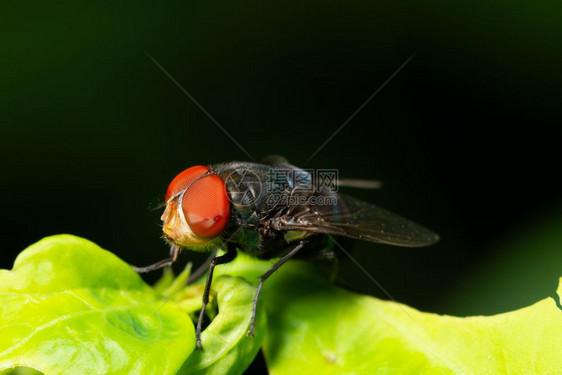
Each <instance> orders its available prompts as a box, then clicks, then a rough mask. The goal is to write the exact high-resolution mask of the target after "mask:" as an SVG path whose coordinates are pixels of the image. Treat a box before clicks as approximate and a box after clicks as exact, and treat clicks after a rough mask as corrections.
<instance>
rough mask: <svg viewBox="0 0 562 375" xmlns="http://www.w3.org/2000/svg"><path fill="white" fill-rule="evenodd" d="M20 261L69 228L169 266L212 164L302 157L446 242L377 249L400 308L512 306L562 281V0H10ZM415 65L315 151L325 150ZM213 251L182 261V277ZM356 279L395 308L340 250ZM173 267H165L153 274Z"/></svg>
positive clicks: (8, 128) (12, 172)
mask: <svg viewBox="0 0 562 375" xmlns="http://www.w3.org/2000/svg"><path fill="white" fill-rule="evenodd" d="M2 8H5V9H4V10H2V13H3V14H5V15H7V16H8V17H6V18H7V19H5V21H3V24H2V26H0V27H1V29H2V32H1V33H0V40H1V45H2V52H1V58H0V87H1V89H0V122H1V139H2V141H1V145H2V146H1V151H0V152H1V154H0V165H1V168H2V177H1V178H2V180H1V184H0V186H1V188H2V193H1V194H0V199H1V213H0V215H1V216H2V231H3V236H2V239H3V243H2V251H1V252H0V266H1V267H2V268H11V266H12V264H13V261H14V259H15V257H16V256H17V254H18V253H19V252H20V251H22V250H23V249H24V248H25V247H26V246H28V245H30V244H32V243H34V242H35V241H37V240H39V239H40V238H42V237H44V236H48V235H52V234H58V233H71V234H75V235H78V236H82V237H85V238H88V239H90V240H92V241H94V242H96V243H98V244H99V245H100V246H102V247H104V248H106V249H108V250H111V251H113V252H114V253H116V254H117V255H119V256H120V257H121V258H123V259H124V260H126V261H127V262H130V263H134V264H138V265H147V264H149V263H153V262H155V261H157V260H160V259H162V258H164V257H165V256H166V255H167V253H168V249H167V248H166V246H165V244H164V242H163V241H162V240H161V238H160V236H161V232H160V231H161V229H160V227H159V223H160V221H159V217H160V214H161V212H151V211H149V210H148V209H147V207H148V205H149V204H150V203H151V202H152V203H155V202H156V203H157V202H158V200H159V199H160V198H161V197H162V196H163V194H164V193H165V190H166V188H167V185H168V183H169V182H170V181H171V179H172V178H173V177H174V176H175V175H176V174H177V173H179V172H180V171H182V170H183V169H185V168H187V167H190V166H193V165H196V164H211V163H217V162H222V161H231V160H248V157H247V156H246V155H245V154H244V153H243V152H242V151H241V150H240V149H239V148H238V147H237V146H236V145H235V144H234V143H233V142H232V141H231V140H230V139H229V138H228V137H227V136H225V134H223V132H222V131H221V130H220V129H219V128H218V127H217V126H216V125H215V124H214V123H213V122H212V121H211V120H209V118H208V117H206V115H205V114H204V113H203V112H202V111H201V110H200V109H199V108H197V106H196V105H195V104H194V103H193V102H192V101H190V99H189V98H188V97H187V96H186V95H185V94H184V93H183V92H182V91H181V90H180V89H179V88H178V87H176V86H175V85H174V83H173V82H172V81H171V80H170V79H169V78H168V77H167V76H166V75H165V74H164V73H163V72H162V71H161V70H160V69H159V68H158V67H157V66H156V65H155V64H154V63H153V62H152V61H151V60H150V59H149V58H148V57H147V55H146V54H145V52H147V53H149V54H150V55H151V56H153V57H154V59H155V60H156V61H158V63H159V64H161V66H162V67H164V68H165V69H166V70H167V71H168V72H169V74H170V75H171V76H172V77H173V78H174V79H175V80H176V81H177V82H178V83H179V84H181V85H182V86H183V87H184V88H185V90H187V91H188V92H189V93H190V94H191V95H193V97H195V98H196V99H197V100H198V101H199V103H200V104H201V105H202V106H203V107H204V108H205V109H206V110H207V111H208V112H209V113H210V114H211V115H212V116H213V117H214V118H215V119H216V120H217V121H218V122H219V123H220V124H221V125H222V126H223V127H224V128H225V129H227V130H228V132H230V133H231V134H232V136H233V137H234V138H235V139H236V141H238V142H239V143H240V144H241V145H242V146H243V147H244V148H245V149H246V150H247V151H248V153H249V154H250V155H251V156H252V157H253V158H255V159H256V160H259V159H261V158H262V157H264V156H266V155H268V154H271V153H277V154H282V155H285V156H286V157H287V158H288V159H289V160H290V161H291V162H292V163H294V164H296V165H299V166H302V167H307V168H337V169H339V171H340V177H348V178H365V179H376V180H382V181H383V182H384V188H383V189H382V190H378V191H359V190H357V191H352V190H347V191H346V192H347V193H348V194H351V195H355V196H357V197H358V198H361V199H363V200H367V201H369V202H371V203H375V204H377V205H379V206H382V207H385V208H387V209H389V210H391V211H394V212H397V213H400V214H402V215H403V216H406V217H408V218H410V219H412V220H414V221H416V222H419V223H421V224H423V225H425V226H427V227H429V228H431V229H433V230H434V231H436V232H437V233H439V234H440V235H441V241H440V242H439V244H437V245H435V246H433V247H430V248H425V249H400V248H394V247H389V246H377V245H374V244H367V243H358V244H357V245H356V247H355V251H354V255H355V257H356V258H357V259H358V260H359V261H360V262H361V263H362V264H363V265H364V267H365V268H367V269H368V270H369V271H370V272H371V274H372V275H373V276H374V277H375V278H376V279H377V280H378V281H379V282H380V283H381V284H382V285H383V286H384V287H385V288H386V289H387V290H388V292H389V293H390V294H391V295H392V296H393V297H394V298H395V299H396V300H398V301H400V302H404V303H407V304H409V305H411V306H413V307H416V308H418V309H421V310H425V311H432V312H439V313H447V314H455V315H472V314H493V313H499V312H503V311H508V310H512V309H515V308H519V307H523V306H526V305H529V304H531V303H533V302H535V301H537V300H539V299H542V298H545V297H547V296H552V295H553V294H554V291H555V289H556V286H557V283H558V278H559V277H560V276H561V275H562V252H561V250H562V230H561V226H562V210H561V208H562V195H561V193H560V182H559V174H560V161H561V158H560V142H561V140H562V137H561V136H562V127H561V124H560V119H561V115H562V106H561V99H562V94H561V90H560V86H561V84H562V70H561V69H560V67H561V66H562V49H560V45H562V24H561V23H560V19H561V18H562V8H561V7H560V5H559V4H557V3H556V2H554V1H546V2H541V3H540V4H539V3H534V4H531V3H528V2H522V1H518V2H499V1H495V2H485V3H482V2H474V1H469V2H464V3H462V4H460V3H452V2H445V1H442V2H441V1H432V2H418V1H398V2H396V1H392V2H391V1H387V2H373V1H357V2H353V3H349V2H334V3H326V2H324V1H322V2H321V1H306V2H302V1H299V2H297V1H293V2H291V1H290V2H267V3H266V2H258V1H255V2H250V1H238V2H227V1H207V2H203V1H189V2H188V1H182V2H174V1H171V2H165V3H158V2H153V3H149V2H142V1H141V2H132V1H127V2H110V3H107V4H105V5H101V4H99V3H95V4H94V3H92V4H78V3H75V2H57V3H52V2H34V3H33V4H29V3H24V2H17V3H16V2H11V3H3V5H2ZM413 53H416V55H415V57H414V58H413V59H412V60H411V61H410V62H409V63H408V64H407V65H406V66H404V68H403V69H402V70H401V71H400V72H399V73H398V74H396V75H395V77H394V78H393V79H392V80H391V81H390V82H389V83H388V84H387V85H386V86H385V87H384V88H383V89H382V90H381V91H380V92H379V93H378V94H377V95H376V96H375V97H374V98H373V100H371V101H370V102H369V103H368V104H367V105H366V106H365V107H364V108H363V109H362V110H361V111H360V112H359V113H358V114H357V115H356V116H355V117H354V118H353V119H352V120H351V121H350V122H349V123H348V124H347V125H346V126H345V127H344V128H343V129H342V130H341V131H340V132H339V133H338V134H337V135H336V136H335V137H333V139H331V140H330V142H328V143H327V144H326V146H325V147H324V148H323V149H322V150H321V151H320V152H318V154H317V155H315V156H314V157H313V158H312V159H311V160H310V161H309V162H308V163H306V160H307V159H308V158H309V157H310V156H311V155H312V154H313V153H314V151H315V150H316V149H317V148H318V147H319V146H320V145H321V144H322V143H323V142H324V141H325V140H326V139H327V138H328V137H330V136H331V135H332V134H333V132H334V131H335V130H336V129H338V127H340V125H342V124H343V123H344V122H345V121H346V120H347V119H348V118H349V117H350V115H351V114H352V113H353V112H354V111H355V110H356V109H357V108H358V107H359V106H360V105H361V104H362V103H363V102H364V101H365V100H366V99H367V98H368V97H369V96H370V95H371V94H373V92H375V90H377V89H378V88H379V87H380V86H381V85H382V84H383V82H385V81H386V80H387V79H388V78H389V77H390V76H392V75H393V73H395V72H396V70H397V69H398V68H399V67H400V66H401V65H402V64H403V63H404V62H405V61H406V60H407V59H408V58H409V57H410V56H411V55H412V54H413ZM190 259H195V260H200V258H198V257H197V256H196V255H195V254H193V253H189V252H184V253H182V255H181V258H180V262H179V263H180V264H179V265H178V266H179V267H181V266H182V265H183V264H184V263H185V262H187V261H188V260H190ZM341 273H342V278H344V279H345V280H347V282H348V283H349V285H350V288H351V289H353V290H357V291H360V292H363V293H369V294H372V295H376V296H380V297H382V298H386V296H385V295H384V294H383V293H382V292H381V291H380V290H378V289H377V288H376V287H375V286H374V285H372V284H371V283H370V282H369V280H368V279H367V278H366V277H364V276H363V275H362V274H361V273H360V272H358V270H357V269H356V268H355V266H354V265H353V264H352V263H351V262H349V260H347V259H343V258H342V266H341ZM157 276H158V274H155V275H149V276H148V278H147V280H149V281H150V280H154V279H155V278H156V277H157Z"/></svg>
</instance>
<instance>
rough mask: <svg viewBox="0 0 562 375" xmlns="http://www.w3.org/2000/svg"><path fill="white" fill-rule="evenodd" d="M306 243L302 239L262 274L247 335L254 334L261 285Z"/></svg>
mask: <svg viewBox="0 0 562 375" xmlns="http://www.w3.org/2000/svg"><path fill="white" fill-rule="evenodd" d="M305 243H306V241H300V242H299V244H298V245H297V246H295V247H294V248H293V249H292V250H291V251H289V252H288V253H287V254H286V255H285V256H284V257H283V258H281V259H279V260H278V261H277V263H275V264H274V265H273V267H271V268H270V269H269V271H267V272H266V273H264V274H263V275H261V276H260V282H259V284H258V289H257V290H256V294H255V295H254V305H253V306H252V319H251V320H250V330H249V331H248V333H247V334H246V335H247V336H254V328H255V323H256V310H257V308H258V299H259V297H260V292H261V287H262V286H263V282H264V281H265V280H267V278H268V277H269V276H271V275H272V274H273V272H275V271H277V270H278V269H279V267H281V266H282V265H283V264H285V262H286V261H288V260H289V259H291V258H292V257H293V256H294V255H295V254H296V253H298V252H299V250H301V249H302V248H303V246H304V245H305Z"/></svg>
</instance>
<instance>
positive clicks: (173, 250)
mask: <svg viewBox="0 0 562 375" xmlns="http://www.w3.org/2000/svg"><path fill="white" fill-rule="evenodd" d="M179 252H180V247H179V246H178V245H172V246H171V247H170V257H169V258H166V259H162V260H161V261H159V262H156V263H154V264H151V265H150V266H146V267H137V266H133V265H132V264H131V267H132V268H133V269H134V270H135V271H137V272H138V273H145V272H150V271H154V270H157V269H159V268H162V267H166V266H169V265H171V264H172V263H174V262H175V261H176V259H177V258H178V253H179Z"/></svg>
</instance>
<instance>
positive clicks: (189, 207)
mask: <svg viewBox="0 0 562 375" xmlns="http://www.w3.org/2000/svg"><path fill="white" fill-rule="evenodd" d="M182 199H183V202H182V209H183V214H184V216H185V220H186V221H187V224H188V225H189V227H190V228H191V230H192V231H193V233H195V234H196V235H197V236H199V237H205V238H213V237H216V236H218V235H219V234H221V233H222V231H223V230H224V228H226V224H227V223H228V219H229V217H230V202H229V201H228V195H227V193H226V185H225V183H224V181H223V180H222V178H220V177H219V176H217V175H209V176H204V177H201V178H200V179H199V180H197V181H195V182H194V183H193V184H192V185H191V187H190V188H189V189H187V191H186V192H185V194H184V196H183V198H182Z"/></svg>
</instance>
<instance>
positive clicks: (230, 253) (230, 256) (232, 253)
mask: <svg viewBox="0 0 562 375" xmlns="http://www.w3.org/2000/svg"><path fill="white" fill-rule="evenodd" d="M236 254H237V253H236V247H234V246H228V248H227V250H226V254H224V255H221V256H219V257H216V258H213V259H212V260H211V262H210V264H209V273H208V274H207V282H206V283H205V291H204V292H203V306H201V312H200V313H199V320H198V321H197V329H196V330H195V337H196V339H197V349H198V350H201V349H203V347H202V346H201V331H202V330H203V317H204V316H205V309H206V308H207V304H208V303H209V293H210V292H211V283H212V282H213V271H214V269H215V266H218V265H219V264H224V263H229V262H231V261H232V260H234V258H236Z"/></svg>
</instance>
